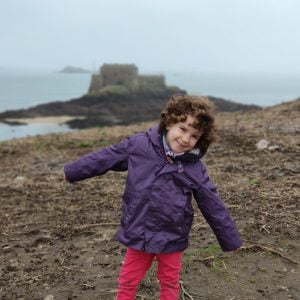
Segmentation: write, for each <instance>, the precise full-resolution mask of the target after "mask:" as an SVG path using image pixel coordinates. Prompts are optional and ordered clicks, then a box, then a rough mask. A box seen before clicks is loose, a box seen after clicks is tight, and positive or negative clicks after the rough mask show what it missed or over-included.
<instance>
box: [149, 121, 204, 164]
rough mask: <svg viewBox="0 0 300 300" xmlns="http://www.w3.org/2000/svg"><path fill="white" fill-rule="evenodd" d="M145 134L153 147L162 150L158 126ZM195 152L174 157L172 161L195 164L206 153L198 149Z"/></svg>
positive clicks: (161, 139)
mask: <svg viewBox="0 0 300 300" xmlns="http://www.w3.org/2000/svg"><path fill="white" fill-rule="evenodd" d="M147 134H148V136H149V138H150V140H151V142H152V144H153V145H154V146H155V147H157V148H159V149H160V150H164V146H163V137H162V135H161V134H160V133H159V131H158V126H156V127H153V128H150V129H149V130H148V131H147ZM195 150H196V151H195ZM195 150H192V151H190V152H185V153H183V154H182V155H178V156H175V157H174V158H172V160H173V161H180V162H197V161H199V159H201V158H202V157H203V156H204V155H205V153H206V152H204V153H202V152H201V150H200V149H195ZM197 150H199V151H197Z"/></svg>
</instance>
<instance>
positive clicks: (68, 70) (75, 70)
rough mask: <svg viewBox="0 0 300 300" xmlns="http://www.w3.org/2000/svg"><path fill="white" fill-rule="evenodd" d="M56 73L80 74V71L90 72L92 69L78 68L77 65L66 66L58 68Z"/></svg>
mask: <svg viewBox="0 0 300 300" xmlns="http://www.w3.org/2000/svg"><path fill="white" fill-rule="evenodd" d="M58 73H68V74H78V73H79V74H82V73H92V71H90V70H86V69H83V68H79V67H73V66H66V67H64V68H63V69H62V70H60V71H59V72H58Z"/></svg>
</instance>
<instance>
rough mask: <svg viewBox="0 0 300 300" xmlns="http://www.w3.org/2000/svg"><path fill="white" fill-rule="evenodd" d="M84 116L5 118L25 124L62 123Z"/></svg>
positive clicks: (8, 120)
mask: <svg viewBox="0 0 300 300" xmlns="http://www.w3.org/2000/svg"><path fill="white" fill-rule="evenodd" d="M84 118H85V117H82V116H77V117H74V116H58V117H55V116H52V117H37V118H15V119H14V118H11V119H10V118H9V119H5V121H7V122H18V123H25V124H57V125H59V124H64V123H66V122H68V121H71V120H74V119H84Z"/></svg>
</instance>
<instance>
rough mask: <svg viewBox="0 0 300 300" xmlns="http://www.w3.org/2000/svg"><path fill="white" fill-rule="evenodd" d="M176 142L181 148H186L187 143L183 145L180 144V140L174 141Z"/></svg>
mask: <svg viewBox="0 0 300 300" xmlns="http://www.w3.org/2000/svg"><path fill="white" fill-rule="evenodd" d="M176 142H177V144H178V145H179V146H180V147H181V148H186V147H187V145H183V144H181V143H180V142H178V141H176Z"/></svg>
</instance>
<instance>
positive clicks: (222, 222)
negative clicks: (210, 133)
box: [193, 164, 242, 251]
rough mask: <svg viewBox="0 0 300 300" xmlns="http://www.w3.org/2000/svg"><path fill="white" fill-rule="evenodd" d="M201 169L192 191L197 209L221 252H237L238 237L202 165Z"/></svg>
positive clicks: (240, 242) (238, 246) (239, 240)
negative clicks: (213, 235) (214, 236)
mask: <svg viewBox="0 0 300 300" xmlns="http://www.w3.org/2000/svg"><path fill="white" fill-rule="evenodd" d="M201 168H202V174H201V176H200V178H199V182H198V187H197V188H196V189H195V190H194V191H193V194H194V197H195V199H196V201H197V204H198V207H199V209H200V210H201V212H202V214H203V216H204V218H205V219H206V221H207V222H208V224H209V225H210V227H211V228H212V230H213V231H214V233H215V235H216V237H217V239H218V241H219V244H220V246H221V248H222V249H223V251H234V250H237V249H239V248H240V247H241V245H242V241H241V239H240V235H239V233H238V231H237V229H236V226H235V224H234V222H233V220H232V218H231V216H230V214H229V212H228V210H227V209H226V207H225V205H224V203H223V201H222V199H221V198H220V196H219V194H218V192H217V189H216V186H215V185H214V184H213V183H212V182H211V181H210V179H209V177H208V175H207V171H206V167H205V166H204V164H202V167H201Z"/></svg>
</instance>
